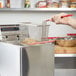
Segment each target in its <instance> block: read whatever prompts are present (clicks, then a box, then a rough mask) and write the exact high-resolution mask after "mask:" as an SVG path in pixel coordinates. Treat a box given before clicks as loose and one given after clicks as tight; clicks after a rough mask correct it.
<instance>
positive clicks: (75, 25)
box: [52, 13, 76, 28]
mask: <svg viewBox="0 0 76 76" xmlns="http://www.w3.org/2000/svg"><path fill="white" fill-rule="evenodd" d="M65 15H67V14H66V13H60V14H57V15H55V16H53V17H52V21H53V22H55V23H56V24H67V25H69V26H71V27H73V28H76V19H74V18H72V17H64V18H61V16H65Z"/></svg>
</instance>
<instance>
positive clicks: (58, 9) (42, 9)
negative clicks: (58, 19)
mask: <svg viewBox="0 0 76 76" xmlns="http://www.w3.org/2000/svg"><path fill="white" fill-rule="evenodd" d="M1 11H10V12H11V11H30V12H33V11H35V12H36V11H76V8H0V12H1Z"/></svg>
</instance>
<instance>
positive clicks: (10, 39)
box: [0, 24, 54, 76]
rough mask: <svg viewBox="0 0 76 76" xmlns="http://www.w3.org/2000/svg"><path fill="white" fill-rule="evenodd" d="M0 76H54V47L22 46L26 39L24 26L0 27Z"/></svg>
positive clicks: (43, 45)
mask: <svg viewBox="0 0 76 76" xmlns="http://www.w3.org/2000/svg"><path fill="white" fill-rule="evenodd" d="M0 27H1V33H2V38H3V39H2V42H0V76H54V52H53V50H54V45H53V44H52V43H47V44H42V45H36V46H30V45H28V46H22V45H20V44H19V42H20V41H21V40H22V39H24V38H25V37H28V32H26V30H27V29H26V26H21V25H18V24H15V25H0Z"/></svg>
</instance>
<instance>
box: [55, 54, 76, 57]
mask: <svg viewBox="0 0 76 76" xmlns="http://www.w3.org/2000/svg"><path fill="white" fill-rule="evenodd" d="M55 57H76V54H55Z"/></svg>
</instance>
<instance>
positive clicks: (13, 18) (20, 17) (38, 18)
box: [0, 11, 76, 24]
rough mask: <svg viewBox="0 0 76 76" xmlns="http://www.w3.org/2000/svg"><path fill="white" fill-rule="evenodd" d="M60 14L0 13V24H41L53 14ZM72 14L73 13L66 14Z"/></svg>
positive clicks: (75, 14)
mask: <svg viewBox="0 0 76 76" xmlns="http://www.w3.org/2000/svg"><path fill="white" fill-rule="evenodd" d="M57 13H60V12H39V11H38V12H25V11H24V12H19V11H17V12H12V11H9V12H2V11H1V12H0V24H1V23H19V22H27V21H31V22H33V23H37V24H41V23H42V21H43V20H45V19H48V18H51V17H52V16H53V15H54V14H57ZM67 13H72V14H74V17H76V13H75V12H67Z"/></svg>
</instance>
